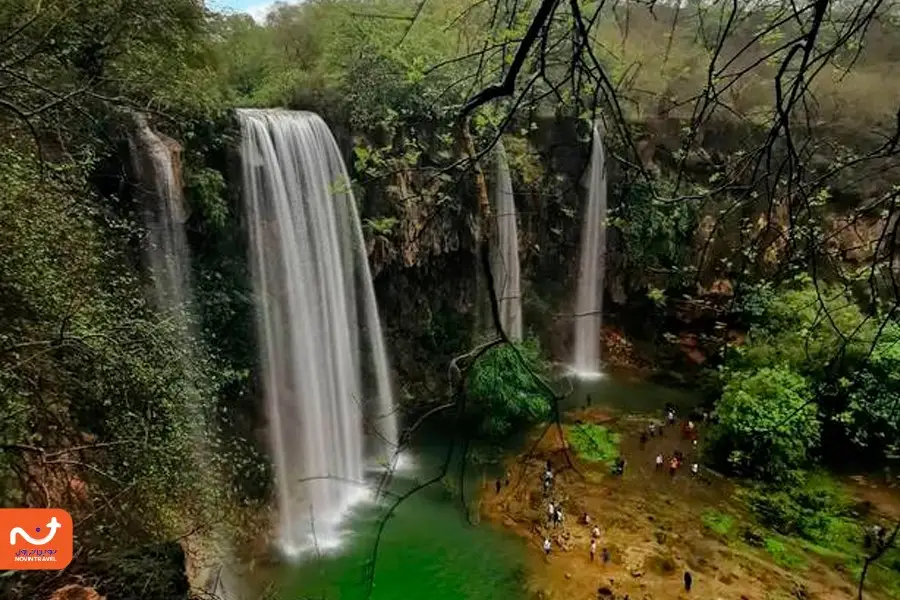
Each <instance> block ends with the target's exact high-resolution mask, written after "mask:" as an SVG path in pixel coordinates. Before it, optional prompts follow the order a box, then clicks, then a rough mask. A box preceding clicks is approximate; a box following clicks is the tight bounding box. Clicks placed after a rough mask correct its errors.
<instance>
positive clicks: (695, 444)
mask: <svg viewBox="0 0 900 600" xmlns="http://www.w3.org/2000/svg"><path fill="white" fill-rule="evenodd" d="M691 446H693V447H694V451H695V452H696V450H697V438H694V439H693V440H692V441H691Z"/></svg>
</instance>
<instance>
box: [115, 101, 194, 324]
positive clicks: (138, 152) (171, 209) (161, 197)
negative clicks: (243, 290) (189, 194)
mask: <svg viewBox="0 0 900 600" xmlns="http://www.w3.org/2000/svg"><path fill="white" fill-rule="evenodd" d="M131 118H132V120H133V122H134V135H132V136H131V137H130V138H129V145H130V148H131V163H132V167H133V169H134V172H135V176H136V179H137V181H138V183H139V184H140V185H141V186H142V189H141V190H140V193H141V194H140V195H142V196H143V197H144V198H145V202H144V207H143V213H144V225H145V226H146V228H147V232H148V238H149V239H148V240H147V250H146V255H147V262H148V263H149V267H150V270H151V272H152V274H153V292H154V300H155V303H156V307H157V309H159V310H163V311H167V312H174V313H175V314H176V315H177V317H178V320H179V324H180V325H181V326H183V327H184V328H187V326H188V325H187V320H188V312H187V311H188V309H189V306H188V303H189V300H190V298H191V281H190V271H189V268H190V253H189V251H188V245H187V237H186V235H185V232H184V224H185V222H186V221H187V214H186V211H185V206H184V194H183V192H182V189H181V186H180V185H179V183H178V181H177V177H176V174H175V167H174V164H173V163H174V161H173V154H174V152H175V149H174V146H173V145H172V144H167V143H166V142H165V141H163V139H162V138H161V137H160V136H159V135H157V134H156V133H155V132H154V131H153V130H152V129H150V126H149V125H148V124H147V120H146V118H144V116H143V115H141V114H137V113H131Z"/></svg>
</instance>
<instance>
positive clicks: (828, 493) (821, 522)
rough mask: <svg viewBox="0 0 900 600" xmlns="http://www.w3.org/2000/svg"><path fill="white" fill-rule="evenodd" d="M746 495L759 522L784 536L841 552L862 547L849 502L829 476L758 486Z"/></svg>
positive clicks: (800, 476)
mask: <svg viewBox="0 0 900 600" xmlns="http://www.w3.org/2000/svg"><path fill="white" fill-rule="evenodd" d="M745 496H746V500H747V503H748V505H749V507H750V509H751V510H752V511H753V513H754V514H755V515H756V517H757V519H758V520H759V521H760V523H761V524H763V525H765V526H766V527H768V528H770V529H772V530H774V531H777V532H778V533H780V534H782V535H790V536H799V537H801V538H803V539H804V540H807V541H809V542H811V543H813V544H816V545H818V546H821V547H824V548H831V549H834V550H839V551H850V552H854V551H855V550H856V549H857V548H858V547H859V546H860V543H861V541H862V539H861V536H860V531H861V528H860V527H859V525H858V524H856V523H855V522H854V521H853V520H852V518H851V503H850V499H849V498H848V496H847V495H846V493H845V492H844V490H843V489H842V488H841V487H840V485H839V484H838V483H836V482H835V481H834V480H832V479H831V478H830V477H828V476H827V475H824V474H802V475H799V476H798V478H797V479H795V480H794V481H793V482H792V483H791V485H786V486H757V487H755V488H751V489H749V490H747V491H746V492H745Z"/></svg>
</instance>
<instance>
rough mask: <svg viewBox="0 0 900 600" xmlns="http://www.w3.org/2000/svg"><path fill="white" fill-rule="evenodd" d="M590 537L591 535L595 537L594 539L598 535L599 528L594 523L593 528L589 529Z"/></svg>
mask: <svg viewBox="0 0 900 600" xmlns="http://www.w3.org/2000/svg"><path fill="white" fill-rule="evenodd" d="M591 537H592V538H593V539H595V540H596V539H597V538H598V537H600V528H599V527H597V526H596V525H594V529H592V530H591Z"/></svg>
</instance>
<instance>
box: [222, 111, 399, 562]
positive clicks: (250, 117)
mask: <svg viewBox="0 0 900 600" xmlns="http://www.w3.org/2000/svg"><path fill="white" fill-rule="evenodd" d="M238 116H239V118H240V121H241V130H242V142H241V156H242V168H243V187H244V192H243V193H244V203H245V209H246V214H247V224H248V228H249V235H250V253H251V263H252V269H253V280H254V289H255V293H256V297H257V303H258V306H257V315H258V330H259V342H260V348H261V363H262V369H263V386H264V394H265V398H266V406H267V410H268V418H269V431H270V438H271V440H270V441H271V450H272V455H273V463H274V467H275V479H276V494H277V501H278V514H279V531H278V537H279V544H280V546H281V549H282V550H283V551H284V552H285V553H286V554H287V555H288V556H292V555H297V554H298V553H300V552H302V551H304V550H306V549H316V550H318V549H322V548H328V547H333V546H336V545H337V544H338V543H339V534H340V523H341V521H342V520H343V517H344V515H345V514H346V512H347V510H348V509H349V508H350V507H351V506H352V505H353V504H355V503H356V502H357V501H359V500H361V499H362V498H363V497H364V496H365V495H366V494H367V491H366V489H365V486H364V485H363V476H364V470H365V465H364V462H365V461H364V456H365V451H366V448H365V445H366V444H365V438H364V435H363V434H364V429H365V430H366V431H367V432H368V433H369V434H370V435H369V436H368V438H369V443H370V446H371V447H370V452H371V453H372V454H374V455H375V457H376V460H378V462H380V463H382V464H393V465H396V462H397V456H396V449H397V440H398V433H397V421H396V417H395V415H394V401H393V397H392V393H391V385H390V379H389V376H388V361H387V356H386V353H385V348H384V341H383V338H382V332H381V323H380V321H379V316H378V307H377V305H376V302H375V291H374V289H373V286H372V277H371V274H370V271H369V264H368V257H367V255H366V249H365V244H364V239H363V235H362V227H361V225H360V221H359V216H358V214H357V210H356V203H355V200H354V198H353V193H352V191H351V189H350V183H349V182H350V180H349V177H348V175H347V170H346V167H345V166H344V162H343V160H342V158H341V155H340V151H339V149H338V146H337V143H336V142H335V140H334V137H333V136H332V134H331V131H330V130H329V129H328V126H327V125H326V124H325V122H324V121H323V120H322V119H321V118H320V117H319V116H318V115H315V114H313V113H307V112H290V111H283V110H239V111H238ZM364 346H365V349H366V350H367V351H368V352H367V354H366V356H368V357H369V358H370V361H371V365H369V364H368V363H367V364H366V365H365V366H370V367H371V368H370V369H368V370H367V369H364V368H363V367H364V364H363V352H362V350H363V347H364ZM364 373H366V374H369V375H371V376H372V377H373V378H374V387H375V394H374V396H375V398H373V400H374V401H370V400H369V395H367V394H366V393H364V391H363V390H364V382H363V379H364ZM369 387H371V386H368V385H367V386H365V388H366V389H368V388H369Z"/></svg>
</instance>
